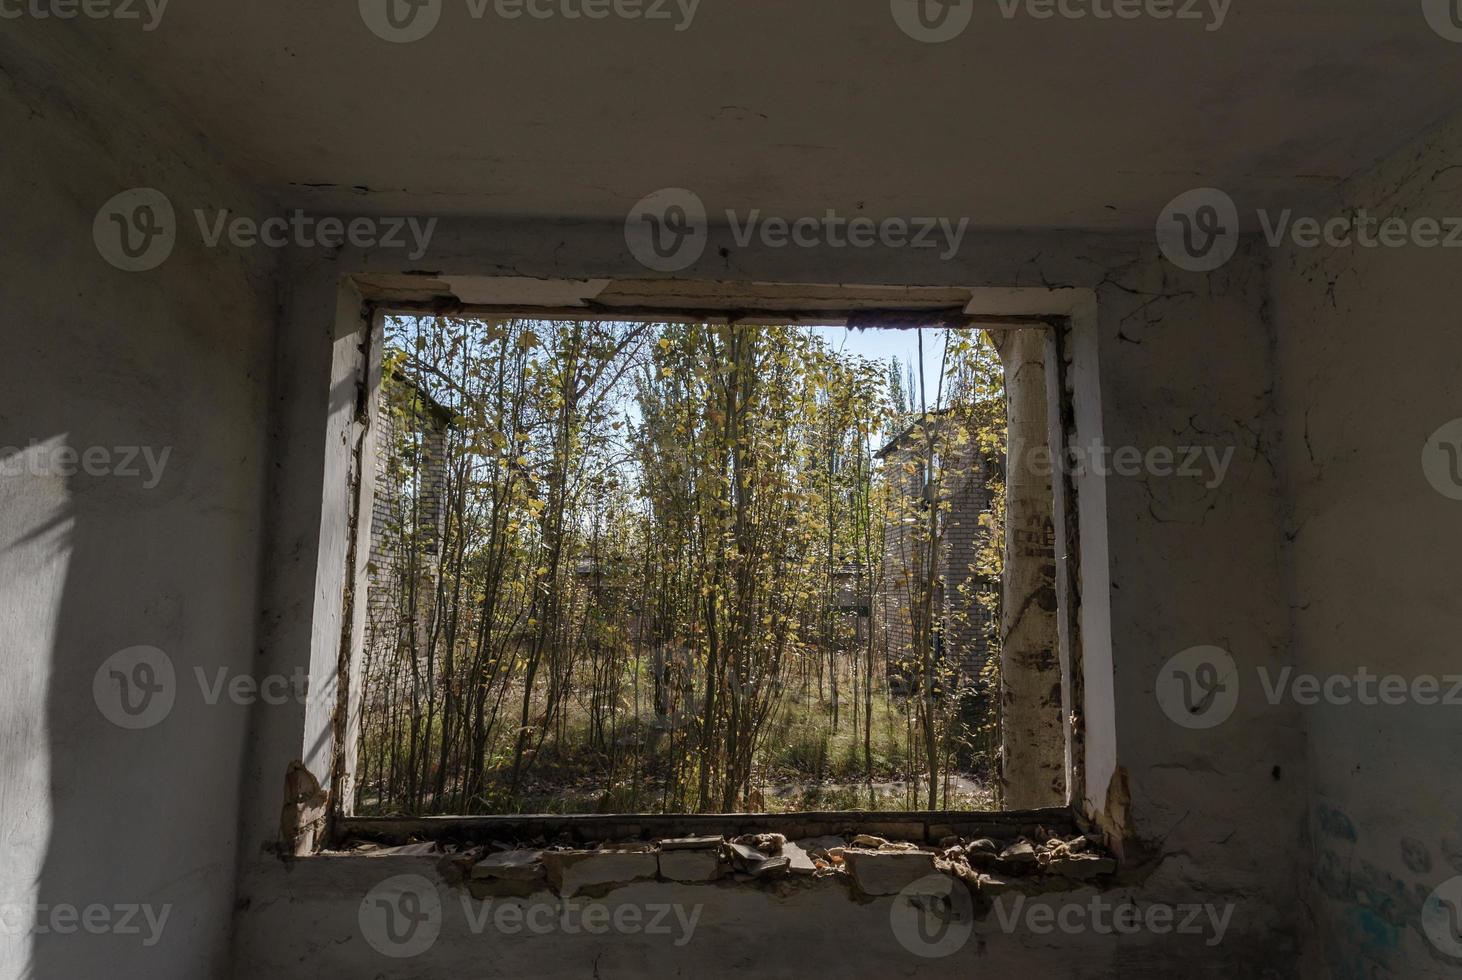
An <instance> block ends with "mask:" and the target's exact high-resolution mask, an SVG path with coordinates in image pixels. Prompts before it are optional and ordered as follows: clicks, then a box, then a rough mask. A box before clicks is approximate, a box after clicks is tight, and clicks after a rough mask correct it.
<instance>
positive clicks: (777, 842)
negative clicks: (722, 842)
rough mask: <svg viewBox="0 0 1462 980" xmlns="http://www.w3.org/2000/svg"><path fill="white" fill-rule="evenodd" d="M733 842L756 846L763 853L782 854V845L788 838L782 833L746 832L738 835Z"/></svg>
mask: <svg viewBox="0 0 1462 980" xmlns="http://www.w3.org/2000/svg"><path fill="white" fill-rule="evenodd" d="M732 843H733V844H742V845H745V846H747V847H754V848H756V849H757V850H758V851H761V852H762V853H763V854H780V853H781V852H782V845H783V844H785V843H787V838H786V837H785V836H783V835H782V834H745V835H743V836H741V837H737V838H736V839H735V840H733V841H732Z"/></svg>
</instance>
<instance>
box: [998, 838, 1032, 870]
mask: <svg viewBox="0 0 1462 980" xmlns="http://www.w3.org/2000/svg"><path fill="white" fill-rule="evenodd" d="M1000 860H1002V861H1009V862H1010V863H1011V864H1021V865H1030V864H1036V863H1037V862H1038V861H1039V860H1040V859H1039V858H1038V857H1037V856H1036V848H1035V845H1034V844H1032V843H1031V842H1030V841H1028V840H1022V841H1016V842H1015V843H1014V844H1011V845H1010V846H1009V847H1007V848H1006V849H1005V850H1003V851H1001V852H1000Z"/></svg>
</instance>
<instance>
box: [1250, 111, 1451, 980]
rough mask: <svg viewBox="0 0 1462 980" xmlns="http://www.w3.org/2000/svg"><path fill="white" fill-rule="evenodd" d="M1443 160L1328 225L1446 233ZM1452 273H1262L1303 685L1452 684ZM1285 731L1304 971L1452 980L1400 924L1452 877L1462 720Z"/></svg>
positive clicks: (1391, 265) (1292, 258)
mask: <svg viewBox="0 0 1462 980" xmlns="http://www.w3.org/2000/svg"><path fill="white" fill-rule="evenodd" d="M1459 154H1462V126H1459V125H1458V123H1457V122H1455V121H1454V122H1452V123H1451V124H1449V125H1446V126H1444V127H1442V128H1440V129H1438V130H1436V131H1434V132H1432V133H1430V134H1428V135H1427V136H1425V137H1424V138H1422V139H1420V140H1418V141H1416V142H1414V143H1413V144H1412V145H1410V146H1407V147H1405V148H1404V149H1402V150H1401V151H1400V152H1398V153H1397V154H1395V155H1394V156H1393V157H1391V158H1390V159H1389V160H1387V161H1386V162H1385V163H1384V164H1383V165H1382V166H1381V167H1379V168H1377V169H1376V170H1375V171H1373V172H1370V173H1367V174H1364V175H1362V176H1361V177H1359V178H1357V179H1355V180H1353V181H1351V182H1350V183H1349V184H1348V185H1347V186H1346V187H1345V188H1344V193H1343V195H1342V198H1341V200H1339V201H1337V202H1336V208H1335V210H1334V211H1332V212H1330V213H1331V214H1340V213H1343V209H1344V208H1347V207H1349V208H1365V209H1367V210H1368V211H1369V212H1370V214H1372V215H1377V216H1380V217H1393V216H1394V217H1400V218H1404V219H1406V220H1408V221H1409V220H1414V219H1418V218H1428V217H1429V218H1433V219H1439V220H1440V219H1444V218H1446V217H1448V216H1452V217H1462V170H1458V169H1456V162H1457V160H1458V159H1459ZM1458 260H1459V253H1458V251H1457V249H1456V248H1419V247H1416V246H1411V247H1406V248H1399V249H1393V248H1360V247H1352V248H1348V249H1335V250H1325V249H1318V250H1311V249H1300V248H1296V247H1294V246H1293V245H1290V246H1287V247H1285V248H1284V249H1282V250H1280V251H1278V252H1277V254H1276V255H1275V258H1274V270H1273V287H1272V288H1273V294H1274V300H1273V316H1274V320H1275V325H1276V333H1277V339H1278V350H1279V352H1280V363H1281V365H1282V371H1281V375H1280V393H1281V401H1282V404H1283V423H1284V428H1285V433H1286V439H1285V444H1284V454H1283V457H1282V458H1283V463H1284V467H1285V473H1286V478H1287V482H1288V484H1289V513H1288V515H1287V519H1286V534H1287V537H1288V539H1289V540H1288V546H1287V548H1286V556H1287V559H1288V583H1287V591H1288V605H1289V608H1290V616H1291V619H1292V623H1293V630H1294V639H1293V643H1294V646H1295V650H1296V653H1297V659H1298V662H1299V664H1300V669H1301V670H1303V671H1305V672H1309V673H1314V674H1317V675H1319V676H1321V677H1327V676H1330V675H1332V674H1343V675H1354V674H1355V673H1356V672H1357V671H1358V670H1359V669H1360V668H1362V667H1364V668H1366V669H1367V670H1368V671H1370V672H1371V673H1372V674H1375V675H1386V674H1396V675H1400V676H1402V677H1405V678H1408V679H1410V678H1414V677H1416V676H1418V675H1426V674H1431V675H1446V674H1448V673H1451V674H1454V675H1455V674H1459V673H1462V668H1459V663H1462V661H1459V659H1458V656H1457V636H1458V631H1459V626H1462V604H1459V599H1458V596H1459V591H1458V582H1459V581H1462V548H1459V544H1462V502H1459V501H1458V500H1453V499H1449V498H1447V497H1444V496H1443V495H1442V494H1440V493H1438V492H1437V491H1436V490H1435V489H1433V487H1432V485H1431V484H1430V483H1429V482H1428V480H1427V478H1426V476H1425V474H1424V472H1423V469H1422V456H1423V447H1424V446H1425V445H1426V444H1427V442H1428V439H1429V437H1430V436H1431V435H1432V433H1433V432H1434V431H1435V430H1437V429H1438V428H1439V427H1440V426H1441V425H1442V424H1443V423H1445V422H1448V421H1449V420H1452V419H1455V418H1457V417H1458V416H1462V330H1459V326H1462V315H1459V308H1462V278H1459V276H1458V268H1459V266H1458ZM1454 438H1455V437H1454ZM1450 686H1451V685H1450V684H1448V685H1445V686H1444V687H1443V692H1444V693H1445V692H1446V690H1448V689H1449V688H1450ZM1304 725H1305V729H1306V733H1307V743H1308V750H1309V753H1308V754H1309V757H1310V760H1311V761H1310V773H1311V787H1310V793H1311V798H1310V834H1311V836H1312V838H1313V845H1312V847H1313V853H1312V855H1311V856H1310V857H1309V859H1308V860H1307V861H1306V865H1307V869H1308V872H1309V877H1310V886H1311V891H1312V895H1311V898H1310V901H1311V903H1312V904H1313V907H1314V909H1315V912H1316V917H1317V920H1318V929H1317V932H1316V934H1315V946H1316V951H1315V952H1316V954H1317V955H1320V956H1323V957H1324V959H1325V960H1326V962H1328V963H1329V964H1330V965H1331V967H1332V969H1333V971H1334V973H1333V975H1335V976H1338V977H1345V978H1350V977H1369V976H1405V977H1416V978H1429V977H1443V976H1448V977H1452V976H1456V975H1457V971H1458V961H1457V960H1455V959H1453V960H1449V959H1446V958H1444V957H1443V956H1442V955H1441V954H1440V952H1439V951H1438V950H1437V949H1436V947H1435V946H1434V945H1432V944H1431V943H1430V942H1429V941H1428V940H1427V938H1426V937H1425V936H1424V934H1423V933H1422V931H1421V929H1420V925H1419V923H1420V920H1421V908H1422V904H1423V902H1424V901H1425V900H1426V897H1427V896H1428V894H1430V892H1431V891H1432V889H1433V888H1435V887H1437V886H1438V885H1441V884H1443V883H1444V882H1446V881H1448V880H1450V879H1453V878H1454V877H1456V876H1458V875H1462V780H1459V779H1458V778H1457V766H1458V758H1459V754H1462V705H1455V704H1454V705H1452V706H1441V705H1438V706H1425V705H1417V704H1406V705H1390V706H1388V705H1376V706H1373V707H1372V706H1361V705H1349V706H1346V705H1326V704H1324V703H1323V702H1322V703H1321V704H1320V705H1316V706H1315V707H1312V708H1307V709H1306V711H1305V718H1304Z"/></svg>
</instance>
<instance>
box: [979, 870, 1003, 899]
mask: <svg viewBox="0 0 1462 980" xmlns="http://www.w3.org/2000/svg"><path fill="white" fill-rule="evenodd" d="M975 887H976V888H978V889H979V890H980V894H982V895H989V896H990V897H991V898H994V897H995V896H997V895H1003V894H1005V893H1006V892H1007V891H1009V890H1010V882H1008V881H1006V880H1005V879H1004V878H997V877H996V876H994V875H987V874H981V875H979V876H978V880H977V881H976V883H975Z"/></svg>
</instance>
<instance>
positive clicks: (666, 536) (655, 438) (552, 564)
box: [356, 318, 1004, 813]
mask: <svg viewBox="0 0 1462 980" xmlns="http://www.w3.org/2000/svg"><path fill="white" fill-rule="evenodd" d="M919 339H920V343H921V344H922V343H924V342H929V343H937V344H939V345H941V348H942V358H941V363H942V368H941V369H940V370H939V371H937V372H936V373H937V375H938V376H937V377H933V378H921V377H919V376H918V374H922V373H923V371H922V363H923V362H922V359H921V360H920V362H919V363H920V366H921V369H920V371H919V372H917V373H916V372H914V371H913V366H912V365H909V366H908V370H907V373H904V368H901V366H900V365H899V364H898V363H897V362H894V363H893V364H889V363H888V362H883V361H875V360H871V359H866V358H861V357H856V356H849V355H843V354H840V353H839V352H837V351H835V350H833V349H832V347H831V346H830V345H829V344H828V343H827V342H826V340H825V339H823V338H822V337H821V336H819V335H818V334H817V333H816V332H814V331H811V330H808V329H806V328H796V327H758V328H748V327H733V326H727V325H722V324H712V323H688V324H687V323H619V322H601V321H564V322H547V321H535V320H492V321H484V320H468V319H455V318H431V319H417V318H398V319H393V320H391V321H390V323H389V327H388V351H387V355H386V359H387V363H386V371H385V377H386V381H385V383H384V387H385V392H384V397H383V402H384V405H385V406H386V408H385V410H387V411H390V412H392V413H393V416H394V420H395V423H396V424H395V425H394V427H393V431H394V432H395V438H394V439H393V440H392V441H391V443H390V444H389V445H388V446H386V447H385V450H386V453H387V458H388V463H389V466H390V468H391V474H390V475H391V481H390V485H391V486H392V487H394V488H395V489H396V491H397V493H396V497H395V498H394V500H393V503H394V504H395V506H394V507H393V508H392V513H391V516H390V518H389V520H387V521H386V522H385V523H384V526H382V527H380V528H379V529H378V530H379V531H380V533H381V535H382V536H383V540H385V541H386V542H387V543H388V544H389V548H386V549H384V551H385V553H386V554H387V558H385V559H378V560H377V562H376V567H373V568H372V581H373V589H374V590H376V594H375V595H373V602H372V603H371V609H372V614H371V615H372V621H371V623H370V625H369V630H368V637H369V642H368V644H367V650H366V664H365V669H364V691H363V698H364V712H363V723H362V733H361V746H360V761H359V765H358V772H357V778H356V796H357V808H358V811H359V812H364V813H370V812H404V813H448V812H455V813H482V812H531V811H539V812H583V811H595V810H598V811H630V812H643V811H662V812H674V811H732V810H742V809H767V810H776V809H795V808H801V807H810V808H820V809H838V808H845V807H873V808H891V809H918V808H931V809H932V808H939V807H968V806H975V805H988V804H989V803H990V802H991V801H990V800H989V799H988V795H987V791H986V790H985V789H984V788H983V787H984V786H985V785H988V784H989V783H990V782H993V781H992V780H990V779H989V778H988V777H989V775H990V769H989V767H990V765H991V746H992V745H993V744H996V743H997V742H998V739H997V738H996V737H995V733H996V731H997V730H998V700H999V699H998V696H996V695H998V677H997V676H995V675H994V674H993V673H992V671H993V670H994V669H996V665H998V655H992V656H988V657H986V658H985V660H984V663H983V664H982V665H981V666H982V670H980V671H975V672H971V671H969V670H967V669H964V668H962V667H961V656H960V654H961V651H960V650H958V649H955V647H957V646H958V642H956V639H955V638H956V637H960V636H965V635H967V633H968V631H964V632H961V631H960V630H959V629H958V628H956V625H955V623H954V619H956V618H957V617H960V616H965V617H968V616H970V615H972V613H973V611H976V610H979V609H981V608H982V606H983V607H990V608H991V609H993V608H994V606H993V605H992V604H998V590H991V589H989V588H979V587H976V583H970V582H962V583H961V584H960V586H959V589H958V590H953V589H952V590H951V592H950V594H948V595H946V594H945V593H944V591H943V590H944V588H945V582H944V579H945V578H947V577H948V576H947V573H945V572H944V571H943V570H942V566H941V565H940V564H939V560H938V556H939V555H940V554H941V548H943V547H944V545H943V543H942V542H943V540H944V537H945V536H946V535H947V534H948V533H949V528H950V526H951V523H952V518H953V522H954V523H957V521H958V520H967V521H979V522H980V525H981V527H982V531H983V532H984V537H983V540H984V541H985V542H986V544H985V545H984V546H982V547H981V548H980V549H979V551H978V553H977V554H976V555H975V556H974V560H973V564H974V565H975V566H976V570H977V571H978V572H979V574H980V575H981V576H984V581H987V582H990V581H996V582H998V579H999V551H1000V548H999V542H1000V540H1001V534H1000V531H999V528H998V526H997V522H998V520H999V516H1000V512H999V508H998V504H997V506H995V507H993V508H990V509H988V510H986V511H985V512H983V513H981V514H978V515H970V514H957V513H953V505H952V501H954V500H956V499H957V498H956V496H955V495H954V494H953V493H952V492H951V490H950V488H951V487H953V486H954V484H955V483H956V482H957V481H959V480H970V479H978V480H980V481H982V482H983V483H987V484H989V485H990V486H992V487H993V488H994V490H995V493H994V496H993V499H994V500H996V501H997V502H998V500H999V493H998V481H999V472H998V471H999V467H998V460H1000V459H1001V456H1002V452H1003V433H1004V421H1003V411H1004V403H1003V397H1002V393H1001V383H1000V367H999V362H998V359H996V358H995V357H994V355H993V352H992V351H991V350H990V348H989V346H988V345H987V344H986V343H985V342H984V341H982V340H981V339H980V338H979V337H978V336H976V335H974V334H972V333H969V332H962V331H952V330H951V331H943V330H941V331H924V332H923V335H922V336H921V337H920V338H919ZM433 413H435V414H436V416H438V417H439V421H440V425H439V426H438V432H437V435H436V436H435V438H433V437H432V436H431V435H430V434H429V432H430V426H429V425H428V424H427V423H428V422H429V421H430V418H429V417H430V416H432V414H433ZM936 420H937V421H938V424H934V423H935V421H936ZM895 436H902V437H903V438H905V439H906V440H911V441H912V443H913V444H914V446H915V449H916V451H915V452H913V453H911V454H910V458H909V459H906V460H904V461H903V462H901V463H900V464H898V465H897V466H895V465H885V464H884V462H883V461H881V460H880V459H878V457H877V453H878V450H879V448H880V446H882V445H883V444H884V443H885V442H887V441H888V440H890V439H891V438H893V437H895ZM960 461H963V462H960ZM911 486H917V488H918V492H917V493H911V492H909V489H908V488H909V487H911ZM890 528H894V529H902V530H901V531H899V532H898V533H899V534H900V537H899V538H898V542H899V546H898V547H897V548H890V539H889V537H888V535H889V533H890V531H889V529H890ZM382 566H384V567H382ZM895 592H896V593H897V594H898V595H900V596H902V597H903V599H902V601H901V602H900V603H894V604H893V605H894V606H898V607H899V608H900V609H902V612H901V613H899V615H903V616H906V617H907V621H906V622H904V623H903V630H904V633H905V634H907V637H908V638H907V640H906V641H905V640H899V641H898V642H891V641H890V635H892V634H897V632H898V631H897V630H893V631H891V630H890V626H891V623H890V622H889V621H888V620H889V618H890V615H891V614H890V613H889V612H888V611H887V610H888V609H889V608H890V604H889V603H888V602H886V601H884V600H886V599H887V597H888V596H889V595H891V594H894V593H895ZM956 592H957V593H958V594H956ZM994 611H995V612H997V613H998V609H995V610H994ZM977 618H978V620H979V622H980V623H982V624H983V623H988V622H998V615H995V616H993V617H992V616H990V615H988V610H987V614H986V615H984V616H979V617H977ZM981 628H982V629H983V628H985V627H983V626H982V627H981ZM987 642H988V643H989V650H990V651H991V653H992V654H993V653H994V652H995V646H994V644H995V643H996V642H997V640H996V638H995V637H993V636H990V637H987ZM992 692H993V693H992Z"/></svg>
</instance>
